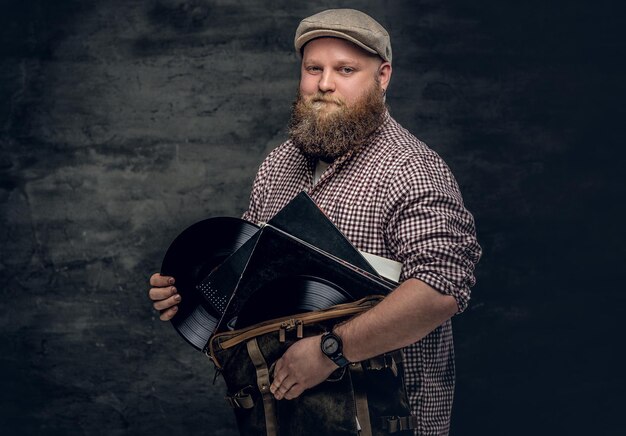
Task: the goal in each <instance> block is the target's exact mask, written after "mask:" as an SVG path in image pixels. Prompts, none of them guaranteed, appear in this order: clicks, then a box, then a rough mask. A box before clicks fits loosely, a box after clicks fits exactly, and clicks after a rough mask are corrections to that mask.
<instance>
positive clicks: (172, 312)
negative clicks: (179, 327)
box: [159, 306, 178, 321]
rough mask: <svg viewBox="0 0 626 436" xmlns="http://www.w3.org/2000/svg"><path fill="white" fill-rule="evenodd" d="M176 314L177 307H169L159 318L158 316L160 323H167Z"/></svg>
mask: <svg viewBox="0 0 626 436" xmlns="http://www.w3.org/2000/svg"><path fill="white" fill-rule="evenodd" d="M176 312H178V306H174V307H170V308H169V309H167V310H164V311H163V312H161V316H159V319H160V320H161V321H169V320H170V319H172V318H173V317H174V315H176Z"/></svg>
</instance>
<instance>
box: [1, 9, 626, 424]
mask: <svg viewBox="0 0 626 436" xmlns="http://www.w3.org/2000/svg"><path fill="white" fill-rule="evenodd" d="M1 5H2V14H0V37H1V40H0V67H1V68H0V147H1V157H0V199H1V206H0V216H1V218H2V226H1V227H0V228H1V230H0V238H2V239H1V241H2V244H1V245H2V259H1V261H0V271H1V273H2V277H3V279H4V286H2V287H1V288H0V293H1V296H2V297H1V298H2V304H1V305H0V333H1V334H0V347H1V348H0V349H1V350H2V353H1V355H0V383H1V386H2V388H1V389H0V426H1V428H3V433H4V431H7V433H6V434H46V435H54V434H59V435H61V434H63V435H65V434H89V435H92V434H106V435H116V434H153V435H159V434H163V435H165V434H203V433H204V434H213V435H234V434H236V431H235V430H234V420H233V418H232V417H231V411H230V410H229V409H227V407H226V406H225V404H224V403H223V400H222V395H223V393H224V389H223V386H222V385H221V383H220V382H219V381H218V383H217V385H216V386H212V385H211V383H212V378H213V370H212V365H211V364H210V363H209V362H208V361H207V360H206V358H204V357H203V356H202V354H201V353H198V352H195V351H194V350H193V349H191V347H189V346H188V345H187V344H186V343H184V342H183V341H182V339H180V338H179V337H178V335H177V334H176V333H175V332H174V330H173V329H172V328H171V327H170V326H169V325H167V324H164V323H161V322H160V321H158V317H157V316H156V314H155V313H154V312H153V311H152V310H151V308H150V304H149V303H148V301H147V298H146V291H147V284H146V281H147V277H148V276H149V275H150V274H151V273H152V272H153V271H156V270H157V269H158V268H159V265H160V262H161V259H162V256H163V254H164V253H165V250H166V248H167V246H168V245H169V243H170V242H171V241H172V240H173V238H174V237H175V236H176V235H177V234H178V233H179V232H180V231H181V230H182V229H184V228H185V227H186V226H188V225H190V224H191V223H193V222H195V221H198V220H200V219H203V218H206V217H208V216H216V215H231V216H238V215H240V214H241V212H242V211H243V210H244V208H245V207H246V203H247V199H248V193H249V186H250V184H251V182H252V178H253V177H254V173H255V171H256V168H257V166H258V164H259V163H260V162H261V160H262V158H263V156H264V155H265V154H266V153H267V152H268V151H269V150H270V149H271V148H272V147H274V146H275V145H277V144H278V143H279V142H280V141H281V140H282V139H283V138H284V137H285V125H286V122H287V120H288V117H289V112H290V103H291V101H292V98H293V96H294V92H295V89H296V86H297V74H298V61H297V57H296V55H295V54H294V53H292V37H293V32H294V31H295V27H296V25H297V23H298V21H299V20H300V19H301V18H303V17H305V16H307V15H310V14H312V13H314V12H317V11H319V10H322V9H326V8H328V7H340V6H343V7H355V8H359V9H362V10H364V11H366V12H368V13H370V14H372V15H373V16H375V17H376V18H378V19H379V20H380V21H381V22H382V23H383V24H384V25H385V26H386V27H387V28H388V30H389V31H390V33H391V35H392V41H393V47H394V75H393V80H392V86H391V87H390V89H389V94H388V95H389V99H388V101H389V104H390V106H391V111H392V114H393V115H394V117H396V119H398V120H399V121H400V122H401V123H402V124H403V125H404V126H405V127H407V128H409V130H411V131H412V132H413V133H414V134H416V135H417V136H418V137H420V138H421V139H423V140H424V141H426V142H427V143H429V144H430V145H431V147H433V148H434V149H435V150H436V151H438V152H439V153H440V154H441V155H442V156H443V157H444V159H445V160H446V161H447V162H448V164H449V165H450V166H451V167H452V169H453V171H454V173H455V175H456V176H457V179H458V181H459V183H460V185H461V188H462V191H463V193H464V197H465V201H466V204H467V206H468V208H469V209H470V210H472V211H473V212H474V214H475V216H476V220H477V223H478V228H479V233H480V240H481V243H482V244H483V247H484V249H485V255H484V257H483V259H482V262H481V264H480V266H479V269H478V271H477V276H478V285H477V287H476V288H475V289H474V298H473V301H472V304H471V306H470V308H469V309H468V310H467V311H466V313H465V314H463V315H462V316H460V317H458V319H456V320H455V329H456V330H455V331H456V348H457V354H458V359H457V364H458V365H457V366H458V390H457V391H458V392H457V396H456V403H455V415H454V420H453V434H456V435H474V434H481V435H517V434H520V435H522V434H566V433H569V434H607V435H608V434H616V433H619V432H620V430H621V431H623V430H624V426H623V424H622V423H621V422H619V419H618V416H619V412H620V411H621V407H620V404H623V400H621V398H622V392H623V389H624V387H625V383H624V375H623V371H622V370H621V368H622V364H621V363H620V362H619V360H618V355H619V353H618V351H619V347H618V346H616V345H617V344H620V343H622V342H623V340H622V339H621V337H620V334H619V332H620V330H621V326H620V323H621V319H620V316H621V315H622V314H623V307H624V303H625V296H624V295H625V293H624V284H623V280H622V273H621V271H622V270H623V266H622V263H623V260H624V257H625V256H624V254H625V250H624V246H625V245H624V231H623V219H622V216H623V215H622V214H621V212H622V211H623V206H622V203H623V199H624V198H625V196H624V193H625V192H624V191H625V189H624V182H623V176H622V171H621V170H622V168H623V164H624V155H625V153H624V150H623V147H624V139H623V138H624V121H623V120H624V110H623V96H624V83H625V82H624V73H625V65H624V55H625V53H624V52H625V50H624V48H625V47H624V40H625V39H624V34H623V33H624V32H623V30H622V27H623V20H622V19H620V12H621V11H620V6H619V5H618V2H614V1H603V0H601V1H596V2H593V3H591V2H583V1H577V0H574V1H557V2H539V1H535V0H530V1H527V2H512V1H495V0H493V1H492V0H484V1H481V2H477V3H467V2H462V1H440V0H419V1H408V0H402V1H383V2H372V1H364V0H363V1H338V2H328V1H314V2H306V3H304V2H302V3H295V2H289V1H286V0H282V1H281V0H274V1H271V0H265V1H255V2H244V1H236V0H221V1H218V0H212V1H208V0H207V1H201V0H126V1H122V0H102V1H98V2H96V1H77V0H65V1H57V2H46V1H43V0H21V1H15V0H3V1H2V2H1Z"/></svg>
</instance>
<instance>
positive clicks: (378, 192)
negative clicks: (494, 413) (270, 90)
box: [243, 114, 481, 435]
mask: <svg viewBox="0 0 626 436" xmlns="http://www.w3.org/2000/svg"><path fill="white" fill-rule="evenodd" d="M315 163H316V162H315V161H314V160H313V159H309V158H307V157H305V156H303V155H302V153H300V151H299V150H298V149H297V148H296V147H295V146H294V145H293V144H292V143H291V141H287V142H285V143H283V144H282V145H280V146H279V147H277V148H276V149H274V150H273V151H272V153H270V155H269V156H268V157H267V158H266V159H265V161H264V162H263V164H262V165H261V167H260V169H259V172H258V174H257V177H256V180H255V182H254V186H253V189H252V194H251V198H250V207H249V209H248V211H247V212H246V213H245V214H244V216H243V218H244V219H246V220H249V221H252V222H267V221H268V220H269V219H270V218H272V217H273V216H274V214H276V212H278V211H279V210H280V209H281V208H282V207H283V206H285V205H286V204H287V203H288V202H289V201H290V200H291V199H292V198H293V197H294V196H296V195H297V194H298V193H299V192H300V191H307V192H308V194H309V195H310V196H311V198H312V199H313V200H314V201H315V202H316V203H317V205H318V206H319V207H320V208H321V209H322V210H323V211H324V212H325V213H326V215H327V216H328V217H329V218H330V220H331V221H333V223H335V225H336V226H337V227H338V228H339V229H340V230H341V231H342V232H343V233H344V234H345V235H346V236H347V238H348V239H349V240H350V241H351V242H352V243H353V244H354V245H355V246H356V247H357V248H358V249H359V250H362V251H366V252H368V253H372V254H375V255H378V256H383V257H387V258H390V259H393V260H397V261H398V262H401V263H402V265H403V266H402V274H401V277H400V280H401V281H403V280H406V279H408V278H411V277H413V278H417V279H419V280H422V281H423V282H425V283H427V284H428V285H430V286H432V287H433V288H435V289H437V290H438V291H439V292H441V293H443V294H447V295H451V296H453V297H454V298H455V299H456V302H457V304H458V307H459V312H461V311H463V310H464V309H465V308H466V307H467V304H468V301H469V297H470V287H471V286H472V285H473V284H474V282H475V279H474V276H473V270H474V265H475V264H476V262H478V259H479V257H480V253H481V249H480V246H479V245H478V242H477V241H476V232H475V229H474V219H473V217H472V215H471V214H470V213H469V212H468V211H467V210H466V209H465V208H464V206H463V200H462V198H461V194H460V192H459V188H458V185H457V183H456V181H455V179H454V177H453V176H452V174H451V172H450V169H449V168H448V166H447V165H446V164H445V163H444V162H443V160H442V159H441V158H440V157H439V156H438V155H437V154H436V153H435V152H434V151H432V150H431V149H430V148H428V147H427V146H426V144H424V143H423V142H421V141H419V140H418V139H417V138H415V137H414V136H413V135H411V134H410V133H409V132H408V131H407V130H405V129H404V128H403V127H402V126H400V125H399V124H398V123H397V122H396V121H395V120H394V119H393V118H391V117H390V116H389V114H387V115H386V117H385V121H384V122H383V124H382V125H381V126H380V127H379V128H378V130H377V131H376V132H375V133H374V134H373V135H372V138H371V140H370V141H369V142H368V143H366V144H364V145H363V146H361V147H359V148H356V149H354V150H352V151H351V152H349V153H348V154H346V155H344V156H342V157H340V158H338V159H337V160H336V161H335V162H334V163H333V164H331V165H330V166H329V167H328V169H327V170H326V171H325V172H324V173H323V174H322V176H321V178H320V180H319V181H318V182H317V184H315V185H313V176H314V170H315ZM404 351H405V355H406V362H405V365H406V366H405V368H406V371H405V373H406V374H405V379H406V388H407V394H408V396H409V401H410V403H411V407H412V409H413V413H414V414H416V415H417V416H418V422H419V424H418V429H417V432H416V434H419V435H440V434H447V433H448V430H449V422H450V411H451V407H452V397H453V391H454V349H453V344H452V326H451V323H450V321H449V320H448V321H446V322H445V323H444V324H442V325H441V326H440V327H438V328H437V329H435V330H434V331H433V332H431V333H430V334H429V335H428V336H426V337H425V338H423V339H422V340H420V341H419V342H417V343H415V344H413V345H410V346H408V347H406V348H405V349H404Z"/></svg>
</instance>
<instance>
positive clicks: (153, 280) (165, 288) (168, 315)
mask: <svg viewBox="0 0 626 436" xmlns="http://www.w3.org/2000/svg"><path fill="white" fill-rule="evenodd" d="M174 283H175V280H174V277H168V276H162V275H161V274H159V273H154V274H152V277H150V286H152V288H150V291H149V292H148V297H150V299H151V300H152V301H154V304H153V305H152V306H153V307H154V308H155V309H156V310H159V311H161V316H160V317H159V318H160V319H161V321H169V320H170V319H172V318H173V317H174V315H176V312H177V311H178V306H177V304H178V303H180V294H179V293H178V291H177V290H176V288H175V287H174V286H173V285H174Z"/></svg>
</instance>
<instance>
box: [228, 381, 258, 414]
mask: <svg viewBox="0 0 626 436" xmlns="http://www.w3.org/2000/svg"><path fill="white" fill-rule="evenodd" d="M253 389H254V388H253V387H252V385H248V386H246V387H245V388H243V389H242V390H240V391H239V392H236V393H235V394H233V395H226V396H225V397H224V399H225V400H226V402H227V403H228V404H229V405H230V407H232V408H233V409H252V408H253V407H254V398H252V390H253Z"/></svg>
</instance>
